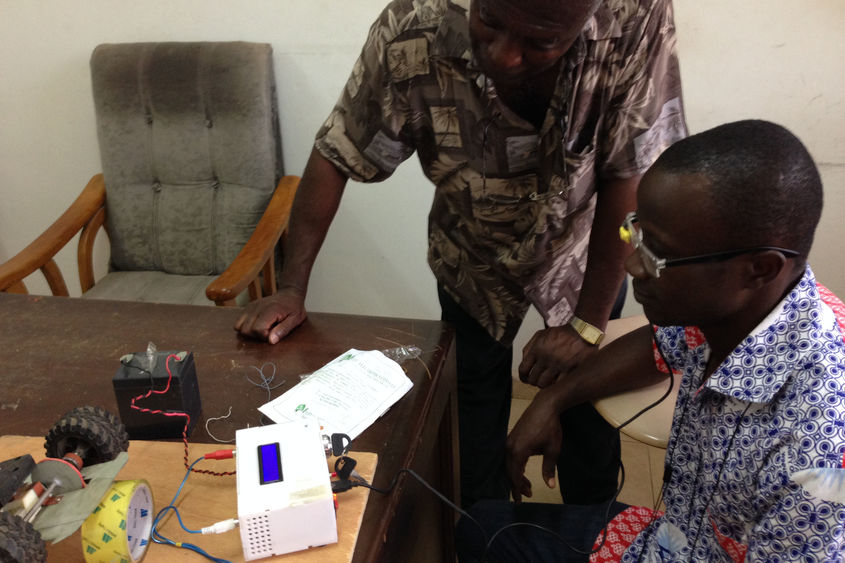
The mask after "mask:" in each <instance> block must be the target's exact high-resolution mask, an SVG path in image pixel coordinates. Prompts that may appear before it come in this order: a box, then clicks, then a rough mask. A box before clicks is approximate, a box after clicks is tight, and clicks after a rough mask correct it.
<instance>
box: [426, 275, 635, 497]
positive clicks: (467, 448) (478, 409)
mask: <svg viewBox="0 0 845 563" xmlns="http://www.w3.org/2000/svg"><path fill="white" fill-rule="evenodd" d="M437 289H438V291H437V292H438V296H439V298H440V306H441V310H442V314H441V319H442V320H443V321H446V322H448V323H450V324H451V325H452V326H453V327H454V328H455V337H456V342H457V347H456V361H457V371H458V437H459V440H460V464H461V504H462V506H463V507H465V508H466V507H469V506H471V505H472V504H473V503H475V502H476V501H479V500H482V499H503V500H506V499H507V498H508V493H509V485H508V477H507V474H506V472H505V443H506V440H507V432H508V418H509V417H510V405H511V391H512V384H513V380H512V375H511V370H512V364H513V349H512V348H511V347H510V346H503V345H502V344H500V343H499V342H497V341H496V340H495V339H493V338H492V337H491V336H490V335H489V334H488V333H487V331H486V330H485V329H484V328H483V327H482V326H481V325H479V324H478V322H476V321H475V319H473V318H472V317H471V316H470V315H469V314H467V313H466V311H464V310H463V309H462V308H461V306H460V305H458V304H457V303H455V301H454V300H453V299H452V298H451V297H450V296H449V295H448V294H447V293H446V292H445V291H444V290H443V288H442V287H439V286H438V288H437ZM625 289H626V288H625V286H623V287H622V291H621V292H620V294H621V301H622V302H624V291H625ZM617 303H618V304H619V305H618V309H619V310H621V308H622V305H621V303H620V300H619V299H617ZM614 310H615V312H616V316H617V317H618V314H619V312H618V311H616V307H614ZM561 426H562V428H563V443H562V445H561V446H562V447H561V455H560V458H559V459H558V482H559V484H558V486H559V487H560V493H561V497H562V498H563V501H564V502H565V503H568V504H594V503H600V502H603V501H606V500H608V499H609V498H610V497H611V496H612V495H613V493H614V492H615V491H616V488H617V478H618V472H619V463H620V444H619V432H618V431H617V430H615V429H614V428H613V427H612V426H611V425H610V424H608V423H607V422H606V421H605V420H604V419H603V418H602V417H601V415H599V414H598V413H597V412H596V410H595V409H594V408H593V407H592V405H590V404H586V403H585V404H582V405H578V406H576V407H573V408H572V409H569V410H568V411H565V412H564V413H563V414H562V415H561Z"/></svg>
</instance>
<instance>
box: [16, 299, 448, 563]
mask: <svg viewBox="0 0 845 563" xmlns="http://www.w3.org/2000/svg"><path fill="white" fill-rule="evenodd" d="M239 313H240V310H239V309H228V308H212V307H197V306H183V305H160V304H150V303H131V302H112V301H96V300H85V299H70V298H62V297H41V296H26V295H13V294H2V293H0V434H4V435H6V434H18V435H30V436H37V435H43V434H44V433H46V432H47V431H48V430H49V428H50V427H51V426H52V424H53V423H54V422H55V421H56V419H57V418H58V417H59V416H61V415H62V414H63V413H64V412H66V411H67V410H69V409H71V408H73V407H75V406H77V405H82V404H93V405H100V406H103V407H105V408H107V409H109V410H112V411H113V412H117V404H116V401H115V397H114V391H113V388H112V377H113V376H114V374H115V373H116V371H117V369H118V367H119V358H120V357H121V356H123V355H124V354H128V353H133V352H140V351H143V350H145V349H146V348H147V343H148V342H150V341H152V342H154V343H155V344H156V346H157V347H158V349H159V350H189V351H192V352H193V353H194V358H195V361H196V368H197V376H198V380H199V387H200V394H201V398H202V419H201V421H202V424H197V426H196V427H195V429H194V430H193V433H192V435H191V437H190V440H191V441H192V442H197V443H200V442H212V441H213V440H212V439H211V438H210V437H209V435H208V433H207V432H206V429H205V424H204V423H205V421H206V419H207V418H208V417H218V416H222V415H225V414H226V413H227V411H228V409H229V407H230V406H231V407H232V414H231V417H229V418H228V419H226V420H222V421H215V422H212V426H210V428H211V430H212V433H213V434H214V435H216V436H217V437H218V438H221V439H225V438H228V437H233V435H234V428H240V427H245V426H247V425H248V424H249V425H252V426H254V425H256V424H258V423H259V416H260V413H259V412H258V411H257V410H256V409H257V407H258V406H259V405H261V404H263V403H265V402H266V401H267V400H268V392H267V391H266V390H264V389H261V388H259V387H256V386H255V385H253V384H251V383H249V382H248V381H247V380H246V377H247V376H248V375H249V376H251V377H252V378H253V379H256V375H257V372H256V371H255V370H254V369H253V368H252V367H251V366H257V367H260V366H262V365H263V364H265V363H266V362H272V363H273V364H275V366H276V370H277V372H276V374H277V375H276V380H275V382H278V381H279V380H280V378H283V379H284V380H285V383H284V384H283V385H282V386H281V387H279V388H278V389H275V390H273V392H272V393H273V397H276V396H278V395H279V394H280V393H281V392H283V391H285V390H287V389H289V388H290V387H292V386H293V385H294V384H296V383H297V382H298V381H299V376H300V375H301V374H307V373H310V372H312V371H313V370H315V369H317V368H319V367H321V366H322V365H324V364H326V363H327V362H329V361H330V360H332V359H334V358H335V357H337V356H338V355H340V354H341V353H343V352H345V351H346V350H348V349H350V348H357V349H363V350H369V349H385V348H392V347H394V346H397V345H399V344H401V345H415V346H418V347H419V348H421V349H422V351H423V353H422V355H421V357H420V359H419V360H410V361H406V362H405V363H404V364H403V368H405V371H406V372H407V374H408V377H409V378H410V379H411V380H412V381H413V383H414V387H413V388H412V389H411V391H410V392H409V393H408V394H407V395H406V396H405V397H404V398H403V399H401V400H400V401H399V402H398V403H397V404H396V405H394V406H393V407H392V408H391V409H390V410H389V411H388V412H387V413H386V414H385V415H384V416H383V417H382V418H380V419H379V420H378V421H377V422H376V423H375V424H374V425H373V426H371V427H370V428H369V429H367V430H366V431H365V432H364V433H363V434H361V436H359V437H358V438H357V439H356V440H355V441H354V442H353V449H355V450H359V451H369V452H374V453H377V454H378V465H377V470H376V474H375V477H374V480H373V485H374V486H376V487H379V488H386V487H388V486H389V484H390V482H391V480H392V479H393V477H394V476H395V475H396V474H397V471H398V470H399V469H400V468H403V467H408V468H411V469H414V470H415V471H416V472H417V473H419V474H420V475H421V476H423V477H424V478H425V479H426V480H427V481H428V482H429V483H430V484H431V485H433V486H434V487H435V488H437V489H438V490H440V491H441V492H444V493H445V494H446V496H447V497H450V498H451V499H458V498H459V490H458V488H459V479H458V469H459V468H458V450H457V402H456V391H455V381H456V376H455V345H454V340H453V332H452V330H451V329H450V328H448V327H447V326H445V325H443V324H441V323H440V322H438V321H420V320H406V319H392V318H374V317H361V316H351V315H331V314H318V313H311V314H310V315H309V317H308V319H307V320H306V321H305V323H303V325H302V326H300V327H299V328H297V329H296V330H295V331H294V332H293V333H292V334H291V335H289V336H288V338H286V339H285V340H283V341H282V342H280V343H279V344H277V345H275V346H271V345H269V344H265V343H261V342H256V341H251V340H245V339H242V338H240V337H238V336H237V335H236V333H235V332H234V330H233V329H232V325H233V324H234V321H235V319H236V318H237V316H238V315H239ZM265 373H266V372H265ZM174 478H181V475H178V476H176V475H174ZM454 522H455V513H454V511H453V510H452V509H450V508H448V507H447V506H446V505H445V504H443V503H441V502H440V501H439V500H438V499H437V498H436V497H435V496H434V495H433V494H431V493H430V492H429V491H428V490H427V489H425V488H424V487H423V486H422V485H420V484H419V483H417V482H416V481H415V480H414V479H413V478H410V477H408V476H407V475H405V476H403V477H402V478H400V480H399V482H398V484H397V486H396V488H395V489H394V490H393V492H392V494H389V495H380V494H377V493H373V494H371V495H370V498H369V501H368V503H367V508H366V510H365V512H364V517H363V521H362V524H361V531H360V534H359V537H358V541H357V544H356V547H355V553H354V557H353V561H357V562H366V563H370V562H376V561H386V562H394V561H403V562H405V561H453V560H454V556H453V535H452V534H453V525H454Z"/></svg>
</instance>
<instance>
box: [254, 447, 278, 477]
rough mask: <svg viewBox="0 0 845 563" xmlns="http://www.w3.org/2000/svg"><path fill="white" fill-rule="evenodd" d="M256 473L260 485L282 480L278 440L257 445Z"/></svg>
mask: <svg viewBox="0 0 845 563" xmlns="http://www.w3.org/2000/svg"><path fill="white" fill-rule="evenodd" d="M258 474H259V475H258V476H259V480H260V481H261V484H262V485H266V484H268V483H278V482H279V481H282V480H283V476H282V456H281V454H280V452H279V443H278V442H273V443H272V444H264V445H261V446H258Z"/></svg>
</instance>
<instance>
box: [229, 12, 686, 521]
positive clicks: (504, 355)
mask: <svg viewBox="0 0 845 563" xmlns="http://www.w3.org/2000/svg"><path fill="white" fill-rule="evenodd" d="M684 134H685V125H684V119H683V114H682V106H681V87H680V79H679V71H678V62H677V57H676V53H675V34H674V24H673V19H672V6H671V3H670V1H669V0H654V1H650V0H612V1H611V0H394V1H393V2H391V3H390V4H389V5H388V6H387V7H386V8H385V10H384V11H383V12H382V14H381V16H380V18H379V19H378V21H376V23H375V24H374V25H373V27H372V28H371V29H370V34H369V37H368V38H367V42H366V44H365V45H364V48H363V51H362V53H361V56H360V58H359V59H358V61H357V62H356V64H355V67H354V68H353V70H352V75H351V77H350V78H349V81H348V82H347V84H346V87H345V89H344V91H343V93H342V95H341V98H340V100H339V101H338V103H337V105H336V106H335V109H334V110H333V111H332V113H331V114H330V115H329V118H328V119H327V120H326V122H325V124H324V125H323V127H322V128H321V129H320V131H319V132H318V133H317V139H316V142H315V145H314V150H313V151H312V153H311V157H310V159H309V161H308V164H307V166H306V169H305V172H304V174H303V177H302V181H301V183H300V188H299V192H298V194H297V197H296V201H295V203H294V209H293V212H292V215H291V217H292V219H291V225H290V232H289V239H288V241H289V243H288V244H287V248H286V254H285V263H284V268H283V271H282V275H281V278H280V284H281V287H280V290H279V293H278V294H277V295H274V296H272V297H268V298H266V299H264V300H262V301H259V302H258V303H257V304H254V305H252V306H250V308H248V309H247V311H246V312H245V314H244V315H243V316H242V317H241V318H240V319H238V321H237V323H236V325H235V328H236V329H237V330H238V331H240V332H241V333H242V334H244V335H246V336H252V337H257V338H264V339H267V340H268V341H269V342H271V343H275V342H277V341H278V340H279V339H280V338H282V337H284V336H285V335H286V334H287V333H288V332H290V331H291V330H293V328H295V327H296V326H297V325H298V324H299V323H301V322H302V320H303V319H304V318H305V309H304V301H305V293H306V289H307V286H308V278H309V275H310V272H311V267H312V266H313V263H314V260H315V258H316V255H317V253H318V251H319V248H320V246H321V244H322V242H323V240H324V238H325V235H326V232H327V230H328V227H329V225H330V223H331V221H332V218H333V217H334V214H335V212H336V211H337V208H338V205H339V203H340V198H341V195H342V193H343V189H344V186H345V184H346V181H347V179H348V178H353V179H355V180H358V181H363V182H374V181H379V180H382V179H384V178H386V177H387V176H389V175H390V174H391V173H392V172H393V170H394V169H395V168H396V166H397V165H398V164H399V163H400V162H402V161H403V160H405V159H406V158H408V157H410V156H411V155H412V154H413V153H414V152H416V153H417V155H418V157H419V159H420V162H421V164H422V168H423V171H424V172H425V174H426V176H427V177H428V178H429V179H430V180H431V181H432V182H433V183H434V185H435V194H434V202H433V205H432V209H431V212H430V215H429V253H428V261H429V264H430V266H431V269H432V271H433V272H434V275H435V277H436V278H437V282H438V295H439V297H440V303H441V306H442V311H443V313H442V318H443V320H445V321H448V322H450V323H452V324H453V325H454V326H455V329H456V334H457V336H456V337H457V364H458V405H459V407H458V408H459V427H460V448H461V488H462V496H463V503H464V505H469V504H472V503H473V502H475V501H476V500H478V499H481V498H506V497H507V494H508V480H507V476H506V473H505V470H504V457H505V440H506V434H507V423H508V415H509V409H510V399H511V365H512V347H511V346H512V341H513V338H514V336H515V335H516V333H517V330H518V329H519V326H520V324H521V322H522V319H523V317H524V315H525V312H526V310H527V309H528V307H529V306H531V305H534V306H535V307H536V308H537V309H538V311H539V312H540V313H541V314H542V315H543V318H544V319H545V322H546V325H547V326H548V327H549V328H546V329H545V330H543V331H540V332H538V333H537V334H536V335H535V336H534V338H533V339H532V340H531V342H529V344H528V345H527V346H526V348H525V350H524V359H523V362H522V365H521V367H520V372H521V376H522V377H523V379H525V380H526V381H528V382H529V383H533V384H535V385H539V386H545V385H548V384H550V383H551V382H552V381H554V379H555V378H556V377H557V376H558V375H559V374H562V373H565V372H567V371H568V370H570V369H571V368H573V367H574V366H575V365H577V364H578V363H579V362H580V361H582V360H583V359H584V358H585V357H587V356H588V355H590V354H592V353H593V352H594V351H595V348H596V345H597V344H598V340H599V339H600V337H601V335H602V331H603V330H604V327H605V325H606V323H607V320H608V318H609V316H610V314H611V309H612V307H613V304H614V302H615V301H616V298H617V295H619V293H620V287H622V284H623V280H624V270H623V265H622V263H623V258H624V255H625V248H624V245H623V244H622V243H621V242H620V241H619V239H618V236H617V228H618V225H619V223H620V222H621V220H622V219H623V218H624V215H625V211H626V210H628V209H630V208H631V207H633V205H634V201H635V194H636V188H637V184H638V182H639V178H640V174H642V173H643V172H644V171H645V170H646V169H647V168H648V166H649V165H650V164H651V163H652V162H653V161H654V160H655V159H656V158H657V156H658V155H659V154H660V152H661V151H662V150H663V149H664V148H665V147H667V146H668V145H670V144H671V143H672V142H674V141H676V140H678V139H679V138H681V137H682V136H683V135H684ZM553 350H554V351H555V352H556V354H552V351H553ZM559 358H565V360H563V361H560V359H559ZM563 418H564V419H565V420H564V427H565V430H564V443H563V450H562V451H563V453H562V456H561V460H562V461H563V463H562V464H561V465H560V476H561V493H562V495H563V498H564V500H565V501H566V502H567V503H576V504H581V503H590V502H596V501H600V500H604V499H606V498H608V497H609V496H611V494H612V493H613V492H614V491H615V489H616V479H617V469H618V460H619V443H618V440H619V438H618V433H616V432H615V431H614V430H613V429H612V428H611V427H610V426H609V425H607V424H606V423H605V422H604V421H603V420H602V419H601V417H599V416H598V414H597V413H595V411H594V410H592V407H590V406H589V405H581V406H577V407H575V408H574V409H571V410H570V411H568V412H567V413H564V415H563Z"/></svg>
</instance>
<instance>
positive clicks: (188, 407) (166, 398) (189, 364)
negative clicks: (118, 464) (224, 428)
mask: <svg viewBox="0 0 845 563" xmlns="http://www.w3.org/2000/svg"><path fill="white" fill-rule="evenodd" d="M173 356H175V357H173ZM168 358H169V360H168ZM168 368H169V369H170V373H171V374H172V377H170V375H168V373H167V370H168ZM168 380H169V381H170V384H169V387H168ZM112 383H113V385H114V395H115V398H116V399H117V407H118V409H119V411H120V420H121V422H123V424H124V425H125V426H126V431H127V432H128V433H129V437H130V438H131V439H133V440H142V439H143V440H150V439H159V438H181V437H182V431H183V429H184V428H185V417H184V416H174V415H175V414H176V413H185V414H187V415H188V416H189V417H190V419H189V421H188V428H187V435H190V434H191V430H193V428H194V425H195V424H196V423H197V420H199V417H200V412H201V411H202V404H201V402H200V390H199V384H198V383H197V370H196V367H195V365H194V355H193V353H191V352H164V351H163V352H159V351H156V352H154V353H152V354H151V353H149V352H139V353H137V354H127V355H126V356H123V357H122V358H121V359H120V369H118V370H117V373H116V374H115V376H114V379H113V380H112ZM133 399H134V400H135V406H136V407H138V408H137V409H136V408H132V400H133ZM138 409H142V410H138ZM150 411H152V412H150ZM156 411H157V412H156Z"/></svg>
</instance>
